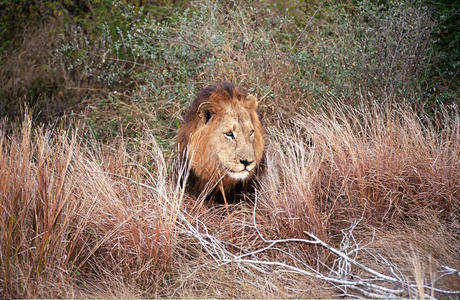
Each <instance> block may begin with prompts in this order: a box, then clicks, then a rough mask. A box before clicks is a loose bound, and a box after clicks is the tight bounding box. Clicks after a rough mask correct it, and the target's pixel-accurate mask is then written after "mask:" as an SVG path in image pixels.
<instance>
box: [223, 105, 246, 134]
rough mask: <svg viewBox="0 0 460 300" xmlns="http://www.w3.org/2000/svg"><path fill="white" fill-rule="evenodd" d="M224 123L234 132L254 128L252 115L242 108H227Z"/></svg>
mask: <svg viewBox="0 0 460 300" xmlns="http://www.w3.org/2000/svg"><path fill="white" fill-rule="evenodd" d="M222 123H223V125H224V126H227V127H230V128H228V129H232V130H238V129H242V130H243V131H248V130H252V129H253V127H254V126H253V122H252V119H251V115H250V113H249V112H248V111H247V110H246V109H245V108H243V107H241V106H229V107H227V109H226V110H225V114H224V117H223V119H222Z"/></svg>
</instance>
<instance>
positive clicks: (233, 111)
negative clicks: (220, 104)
mask: <svg viewBox="0 0 460 300" xmlns="http://www.w3.org/2000/svg"><path fill="white" fill-rule="evenodd" d="M224 109H225V111H224V114H223V115H222V116H221V117H220V118H218V119H217V118H216V120H215V122H216V124H213V125H214V126H213V125H211V124H210V126H209V127H210V128H209V129H210V130H211V131H212V132H211V134H210V135H209V141H208V146H207V149H206V150H207V152H208V153H209V155H213V156H215V159H216V162H217V164H216V166H217V167H218V168H219V169H220V171H221V172H220V174H221V176H222V175H224V174H225V175H228V176H229V177H231V178H233V179H235V180H244V179H246V178H247V177H248V176H249V174H250V172H251V171H252V170H253V169H254V167H255V166H256V164H257V162H258V161H257V158H256V152H255V149H254V139H255V135H256V133H255V127H254V124H253V122H252V120H251V116H250V113H249V112H248V111H247V110H246V109H244V107H241V106H239V105H238V106H230V105H229V106H228V107H226V108H224Z"/></svg>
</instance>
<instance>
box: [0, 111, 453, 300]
mask: <svg viewBox="0 0 460 300" xmlns="http://www.w3.org/2000/svg"><path fill="white" fill-rule="evenodd" d="M267 135H268V136H267V137H268V139H269V143H268V146H267V153H266V164H267V166H266V167H267V168H266V173H265V174H264V175H263V176H262V177H261V178H259V186H258V187H257V192H256V194H255V195H246V197H245V198H244V199H242V201H241V202H239V203H234V204H232V205H231V207H230V210H229V214H230V215H227V211H226V209H225V207H224V206H222V205H218V204H215V203H212V202H197V200H196V199H193V198H192V197H190V196H188V195H184V194H183V190H182V189H181V187H180V184H179V181H180V180H177V178H175V176H174V174H175V173H176V168H177V165H176V164H175V163H172V162H170V161H169V160H167V159H165V157H164V156H163V152H162V150H161V148H159V147H158V146H157V144H156V142H155V140H154V139H153V138H152V137H151V136H149V135H148V133H146V134H145V135H143V136H141V138H139V140H138V141H137V142H138V143H137V146H136V145H134V146H133V143H131V144H130V145H131V146H130V147H127V146H126V144H125V143H124V142H123V139H122V138H120V139H118V141H114V142H113V145H112V146H110V147H109V146H103V145H101V144H98V143H96V142H88V141H83V140H82V139H81V137H80V135H79V134H78V132H77V133H75V132H71V131H68V132H65V131H64V132H62V131H57V130H54V131H53V130H44V129H40V128H38V129H36V128H34V126H33V125H32V124H31V121H30V119H28V118H26V121H25V122H24V124H23V126H22V128H21V129H20V130H18V131H17V132H16V133H14V134H12V135H11V136H5V135H2V137H1V139H0V195H1V206H0V209H1V210H0V214H1V218H0V222H1V224H0V225H1V226H0V233H1V235H0V238H1V243H0V259H1V260H0V263H1V265H0V283H1V284H0V289H1V290H0V291H1V293H0V294H1V295H2V296H3V297H24V298H29V297H35V298H36V297H232V296H235V297H335V296H338V295H351V294H349V291H347V290H346V289H344V287H343V286H342V285H337V283H335V284H334V282H330V281H328V280H330V278H332V277H331V276H333V275H331V274H342V275H340V276H344V277H343V278H345V279H348V280H354V279H356V278H364V275H363V274H364V273H365V272H364V271H362V270H361V269H359V268H356V266H355V267H353V266H348V267H347V265H346V264H345V265H344V262H343V261H340V260H339V259H337V258H336V256H334V254H333V252H332V251H331V250H330V248H327V247H324V246H323V245H322V244H320V243H308V242H305V241H306V240H307V239H310V240H311V236H309V234H311V233H313V234H314V235H315V236H316V237H318V238H320V239H321V240H322V241H324V242H326V243H328V245H329V246H330V247H334V248H336V249H339V250H340V251H343V253H347V254H348V255H352V256H353V259H355V260H356V261H358V262H360V263H362V264H366V265H367V266H368V267H369V268H373V269H375V270H377V271H378V272H380V273H381V274H386V275H388V276H391V274H392V272H394V270H397V272H398V274H400V275H401V277H403V278H405V281H404V282H408V283H409V285H407V286H405V288H407V290H404V289H403V290H402V292H401V293H400V294H398V296H401V297H412V296H424V295H430V294H431V291H430V286H433V285H434V286H436V287H442V288H443V289H451V290H452V289H456V288H457V287H456V285H455V283H456V282H457V281H455V278H452V276H454V275H452V274H451V275H449V276H450V277H449V276H444V277H442V280H438V279H439V278H440V277H441V275H442V274H441V273H440V271H441V270H442V268H443V266H449V267H451V268H456V269H457V270H458V269H459V267H460V266H459V260H458V257H459V250H458V249H459V248H458V247H456V245H458V242H459V241H458V230H459V229H458V225H456V224H458V223H457V222H458V214H459V208H460V197H459V188H460V176H458V175H459V174H460V159H459V151H460V150H459V149H460V134H459V114H458V112H457V111H456V110H455V109H451V111H449V112H447V111H446V112H445V113H440V114H439V115H438V116H437V117H436V121H434V122H432V121H429V120H428V119H427V120H425V119H421V118H419V117H417V114H416V113H415V112H414V111H412V110H410V109H408V108H406V107H403V106H399V107H380V106H378V105H373V106H369V107H362V108H348V107H346V106H342V107H339V106H337V107H331V108H330V109H327V110H326V109H325V110H323V111H322V112H319V113H310V114H308V113H302V114H298V115H297V117H296V118H294V119H293V120H292V122H291V125H290V126H289V127H287V126H286V127H277V128H275V127H270V128H268V134H267ZM128 149H129V150H128ZM228 220H230V223H229V221H228ZM230 228H231V230H232V231H231V232H232V233H233V234H230ZM431 244H433V245H431ZM363 245H365V246H363ZM410 249H412V250H410ZM358 250H359V251H358ZM409 250H410V251H409ZM404 258H405V259H404ZM390 263H391V266H392V269H391V270H393V271H391V270H390V269H389V268H388V266H389V265H390ZM339 265H341V267H340V268H341V269H337V268H338V266H339ZM344 266H345V267H344ZM299 270H304V271H299ZM309 272H313V273H314V274H316V275H315V276H311V275H308V274H310V273H309ZM363 272H364V273H363ZM313 273H312V274H313ZM318 274H323V275H324V276H323V275H321V276H323V277H321V276H320V275H318ZM328 274H329V275H328ZM326 275H327V276H326ZM328 276H329V277H328ZM334 276H335V275H334ZM353 276H354V277H353ZM356 276H358V277H356ZM454 277H455V276H454ZM337 280H338V279H337ZM411 282H413V285H412V286H410V283H411ZM384 284H385V285H386V286H387V287H393V286H395V287H394V288H395V289H396V288H397V289H399V288H401V287H400V286H398V284H402V283H401V282H399V283H398V282H396V283H395V282H388V283H384ZM313 287H314V288H313ZM457 289H458V288H457ZM347 293H348V294H347ZM420 293H424V294H420ZM433 294H434V293H433ZM353 295H360V294H359V293H358V294H353ZM436 295H437V296H450V297H454V296H455V295H458V294H442V293H440V292H439V291H437V292H436ZM361 296H362V294H361ZM383 296H385V295H383Z"/></svg>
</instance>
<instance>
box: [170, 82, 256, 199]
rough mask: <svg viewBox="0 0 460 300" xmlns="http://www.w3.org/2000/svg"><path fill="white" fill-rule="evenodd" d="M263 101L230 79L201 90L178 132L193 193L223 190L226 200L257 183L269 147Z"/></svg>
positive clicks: (188, 187) (211, 193)
mask: <svg viewBox="0 0 460 300" xmlns="http://www.w3.org/2000/svg"><path fill="white" fill-rule="evenodd" d="M257 106H258V102H257V99H256V97H254V96H253V95H250V94H247V93H246V91H244V90H243V89H241V88H238V87H236V86H235V85H234V84H232V83H229V82H222V83H220V84H217V85H212V86H208V87H206V88H204V89H203V90H201V91H200V92H199V93H198V95H197V97H196V99H195V100H194V101H193V102H192V104H191V105H190V107H189V108H188V109H187V111H186V113H185V116H184V120H183V123H182V125H181V127H180V129H179V131H178V133H177V137H176V144H177V145H178V148H179V152H180V153H181V154H182V156H183V157H187V160H188V162H189V163H190V174H189V178H188V182H187V190H188V191H189V192H190V193H191V194H194V195H195V196H199V195H200V194H206V193H207V192H210V193H209V195H214V196H217V198H219V193H218V192H219V190H220V192H221V195H222V196H223V198H224V200H225V201H226V198H228V197H229V196H230V197H235V195H236V194H237V193H238V192H241V191H245V190H247V189H248V187H249V186H251V185H252V181H253V178H254V175H255V174H256V173H257V172H259V170H261V162H262V160H263V156H264V147H265V142H264V135H265V132H264V128H263V126H262V123H261V121H260V119H259V116H258V113H257ZM226 195H227V196H226ZM233 199H234V198H233Z"/></svg>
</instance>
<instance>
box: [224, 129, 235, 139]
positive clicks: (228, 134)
mask: <svg viewBox="0 0 460 300" xmlns="http://www.w3.org/2000/svg"><path fill="white" fill-rule="evenodd" d="M224 134H225V137H226V138H228V139H231V140H233V139H234V138H235V136H234V135H233V132H231V131H229V132H226V133H224Z"/></svg>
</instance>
